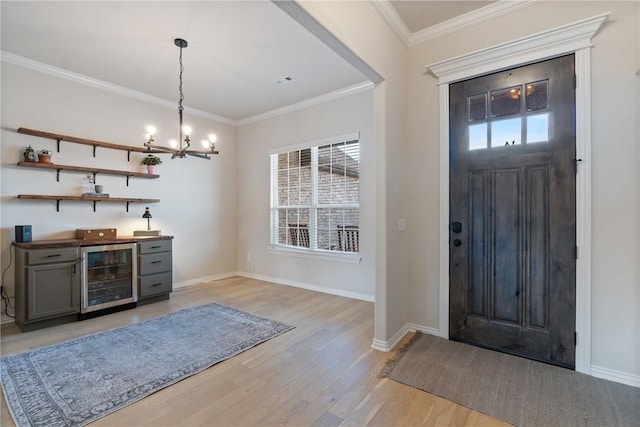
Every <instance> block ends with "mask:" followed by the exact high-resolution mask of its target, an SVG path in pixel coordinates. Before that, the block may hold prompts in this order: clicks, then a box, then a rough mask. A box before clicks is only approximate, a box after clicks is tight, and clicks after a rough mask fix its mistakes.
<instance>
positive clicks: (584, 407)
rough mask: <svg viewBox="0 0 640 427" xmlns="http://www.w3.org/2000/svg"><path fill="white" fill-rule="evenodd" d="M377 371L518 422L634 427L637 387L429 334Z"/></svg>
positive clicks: (639, 401)
mask: <svg viewBox="0 0 640 427" xmlns="http://www.w3.org/2000/svg"><path fill="white" fill-rule="evenodd" d="M380 376H382V377H388V378H391V379H393V380H395V381H398V382H401V383H403V384H407V385H409V386H411V387H414V388H418V389H421V390H424V391H426V392H429V393H431V394H435V395H437V396H440V397H443V398H445V399H448V400H451V401H453V402H455V403H457V404H459V405H462V406H466V407H467V408H471V409H474V410H476V411H478V412H482V413H484V414H487V415H490V416H492V417H495V418H499V419H501V420H503V421H506V422H508V423H511V424H514V425H517V426H523V427H528V426H532V427H533V426H535V427H538V426H540V427H542V426H544V427H551V426H625V427H628V426H640V388H637V387H632V386H628V385H624V384H619V383H616V382H612V381H607V380H603V379H599V378H595V377H591V376H588V375H585V374H581V373H578V372H575V371H572V370H569V369H565V368H560V367H557V366H551V365H547V364H544V363H540V362H536V361H532V360H528V359H524V358H522V357H517V356H511V355H508V354H503V353H499V352H496V351H492V350H487V349H484V348H479V347H475V346H472V345H469V344H462V343H458V342H454V341H449V340H446V339H444V338H440V337H435V336H432V335H426V334H417V335H416V336H415V337H414V338H413V339H412V340H411V341H410V342H409V344H408V345H407V346H405V347H404V348H402V349H401V350H399V351H398V353H397V355H396V357H395V358H394V359H392V360H390V361H388V362H387V364H386V365H385V367H384V368H383V370H382V372H381V373H380Z"/></svg>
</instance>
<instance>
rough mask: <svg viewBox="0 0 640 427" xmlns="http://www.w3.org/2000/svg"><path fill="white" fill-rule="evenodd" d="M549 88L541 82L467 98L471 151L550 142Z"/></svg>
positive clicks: (546, 82) (544, 81)
mask: <svg viewBox="0 0 640 427" xmlns="http://www.w3.org/2000/svg"><path fill="white" fill-rule="evenodd" d="M548 87H549V81H548V80H542V81H537V82H531V83H524V84H522V85H517V86H510V87H506V88H501V89H496V90H491V91H487V92H486V93H479V94H474V95H471V96H468V97H467V105H468V109H469V111H468V113H469V114H468V117H469V119H468V121H469V123H468V132H467V135H468V147H469V150H483V149H486V148H499V147H504V146H514V145H524V144H533V143H540V142H548V141H549V112H550V111H549V104H548Z"/></svg>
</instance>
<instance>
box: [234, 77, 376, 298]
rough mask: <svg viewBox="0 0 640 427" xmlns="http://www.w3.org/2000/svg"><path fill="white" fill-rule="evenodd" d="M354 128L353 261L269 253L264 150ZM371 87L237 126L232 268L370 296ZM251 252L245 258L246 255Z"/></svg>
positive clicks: (372, 257) (372, 215)
mask: <svg viewBox="0 0 640 427" xmlns="http://www.w3.org/2000/svg"><path fill="white" fill-rule="evenodd" d="M351 132H359V133H360V159H361V160H360V255H361V258H362V260H361V262H360V263H359V264H350V263H345V262H340V261H334V260H331V261H327V260H321V259H313V258H301V257H299V256H293V255H289V254H282V253H273V252H272V251H270V250H269V249H270V244H269V209H270V203H269V194H270V184H269V182H270V181H269V176H270V169H269V167H270V166H269V165H270V163H269V150H271V149H275V148H282V147H287V146H291V145H296V144H300V143H305V142H309V141H314V140H318V139H322V138H327V137H332V136H338V135H343V134H347V133H351ZM374 162H375V141H374V134H373V90H372V89H367V90H365V91H363V92H360V93H356V94H354V95H350V96H348V97H345V98H341V99H338V100H334V101H331V102H328V103H324V104H320V105H317V106H314V107H311V108H306V109H304V110H299V111H295V112H291V113H288V114H285V115H282V116H278V117H275V118H272V119H266V120H262V121H259V122H256V123H252V124H248V125H244V126H242V127H240V128H239V129H238V172H237V179H238V252H237V254H238V270H239V271H241V272H242V274H246V275H249V276H252V277H259V278H265V279H271V280H273V281H276V282H280V283H292V284H296V285H298V286H306V287H309V288H313V289H318V290H321V291H324V292H330V293H338V294H341V295H347V296H353V297H357V298H362V299H367V300H373V297H374V292H375V286H374V285H375V168H374V166H375V163H374ZM249 256H250V259H251V261H250V262H248V257H249Z"/></svg>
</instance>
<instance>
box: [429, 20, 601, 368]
mask: <svg viewBox="0 0 640 427" xmlns="http://www.w3.org/2000/svg"><path fill="white" fill-rule="evenodd" d="M608 16H609V13H605V14H601V15H597V16H594V17H591V18H587V19H584V20H581V21H577V22H574V23H571V24H567V25H564V26H561V27H558V28H554V29H552V30H547V31H544V32H542V33H538V34H534V35H531V36H529V37H526V38H521V39H517V40H514V41H510V42H507V43H503V44H500V45H497V46H494V47H490V48H487V49H483V50H480V51H477V52H473V53H470V54H467V55H463V56H458V57H455V58H451V59H448V60H445V61H440V62H437V63H435V64H431V65H428V66H427V67H426V68H427V70H428V71H430V72H431V73H433V75H435V76H436V78H438V85H439V91H440V107H439V108H440V224H439V226H440V278H439V279H440V298H439V319H438V320H439V326H438V329H439V334H440V336H441V337H443V338H447V339H449V84H451V83H455V82H457V81H460V80H466V79H469V78H472V77H477V76H480V75H484V74H488V73H492V72H495V71H500V70H504V69H508V68H513V67H517V66H520V65H525V64H529V63H532V62H537V61H541V60H544V59H549V58H553V57H557V56H561V55H567V54H571V53H574V54H575V67H576V70H575V72H576V158H577V159H581V160H582V161H581V162H580V163H579V166H578V175H577V176H576V244H577V246H578V249H579V252H578V259H577V261H576V334H577V342H576V360H575V365H576V371H578V372H582V373H585V374H588V375H590V374H591V39H592V38H593V36H594V35H595V34H596V33H597V32H598V30H599V29H600V27H601V25H602V24H603V23H604V21H605V20H606V19H607V17H608Z"/></svg>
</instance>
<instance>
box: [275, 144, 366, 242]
mask: <svg viewBox="0 0 640 427" xmlns="http://www.w3.org/2000/svg"><path fill="white" fill-rule="evenodd" d="M270 156H271V244H272V245H274V246H275V245H283V246H289V247H296V248H305V249H306V250H318V251H337V252H359V240H360V231H359V217H360V142H359V135H358V133H353V134H349V135H342V136H339V137H334V138H327V139H324V140H321V141H314V142H310V143H308V144H303V145H300V146H296V147H286V148H283V149H281V150H276V151H272V152H271V153H270Z"/></svg>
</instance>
